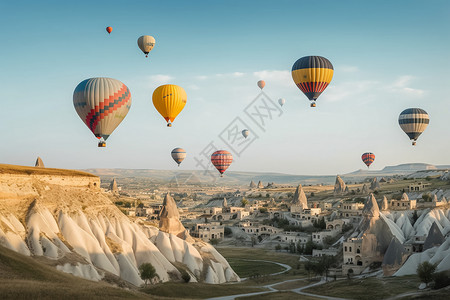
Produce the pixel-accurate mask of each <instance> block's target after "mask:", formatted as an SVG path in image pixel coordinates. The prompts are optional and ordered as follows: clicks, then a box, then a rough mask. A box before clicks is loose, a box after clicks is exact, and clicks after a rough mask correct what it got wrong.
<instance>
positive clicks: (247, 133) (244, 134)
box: [242, 129, 250, 138]
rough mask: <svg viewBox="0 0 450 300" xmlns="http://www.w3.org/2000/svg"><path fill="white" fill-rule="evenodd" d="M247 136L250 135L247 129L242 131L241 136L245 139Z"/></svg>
mask: <svg viewBox="0 0 450 300" xmlns="http://www.w3.org/2000/svg"><path fill="white" fill-rule="evenodd" d="M249 134H250V131H248V129H244V130H242V135H243V136H244V137H245V138H247V137H248V135H249Z"/></svg>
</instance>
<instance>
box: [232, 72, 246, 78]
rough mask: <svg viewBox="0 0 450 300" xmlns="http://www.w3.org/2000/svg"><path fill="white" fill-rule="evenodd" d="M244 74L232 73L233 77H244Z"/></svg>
mask: <svg viewBox="0 0 450 300" xmlns="http://www.w3.org/2000/svg"><path fill="white" fill-rule="evenodd" d="M244 75H245V74H244V73H241V72H234V73H233V76H234V77H242V76H244Z"/></svg>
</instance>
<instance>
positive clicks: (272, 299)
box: [236, 292, 321, 300]
mask: <svg viewBox="0 0 450 300" xmlns="http://www.w3.org/2000/svg"><path fill="white" fill-rule="evenodd" d="M292 299H302V300H319V299H321V298H317V297H309V296H304V295H299V294H296V293H293V292H274V293H268V294H263V295H256V296H249V297H238V298H236V300H292Z"/></svg>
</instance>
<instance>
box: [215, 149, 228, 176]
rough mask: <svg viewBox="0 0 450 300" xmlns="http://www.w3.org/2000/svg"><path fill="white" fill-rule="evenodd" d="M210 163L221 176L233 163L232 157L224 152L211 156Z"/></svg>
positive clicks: (220, 151) (219, 151)
mask: <svg viewBox="0 0 450 300" xmlns="http://www.w3.org/2000/svg"><path fill="white" fill-rule="evenodd" d="M211 162H212V164H213V165H214V167H216V169H217V170H218V171H219V173H220V175H222V174H223V173H224V172H225V171H226V169H228V167H229V166H230V165H231V163H232V162H233V155H231V153H230V152H228V151H226V150H218V151H216V152H214V153H213V154H212V155H211Z"/></svg>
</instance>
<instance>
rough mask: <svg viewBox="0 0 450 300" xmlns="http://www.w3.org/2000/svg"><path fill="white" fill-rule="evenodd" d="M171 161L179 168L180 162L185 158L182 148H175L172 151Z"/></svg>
mask: <svg viewBox="0 0 450 300" xmlns="http://www.w3.org/2000/svg"><path fill="white" fill-rule="evenodd" d="M171 154H172V158H173V160H174V161H175V162H176V163H177V164H178V166H180V164H181V162H182V161H183V160H184V159H185V158H186V151H185V150H184V149H183V148H175V149H173V150H172V153H171Z"/></svg>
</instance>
